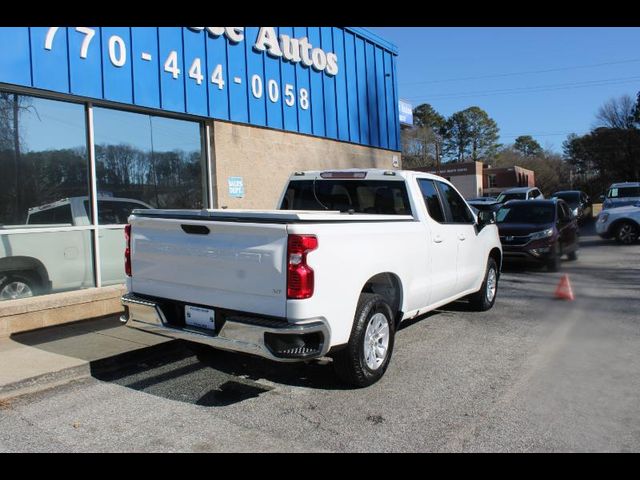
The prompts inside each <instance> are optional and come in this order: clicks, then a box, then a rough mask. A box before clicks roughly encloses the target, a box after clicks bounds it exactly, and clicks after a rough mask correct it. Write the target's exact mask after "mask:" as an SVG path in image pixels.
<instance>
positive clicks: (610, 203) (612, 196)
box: [600, 182, 640, 210]
mask: <svg viewBox="0 0 640 480" xmlns="http://www.w3.org/2000/svg"><path fill="white" fill-rule="evenodd" d="M600 199H601V200H603V203H602V209H603V210H605V209H607V208H615V207H624V206H625V205H635V204H636V203H638V202H640V182H624V183H613V184H611V186H610V187H609V189H608V190H607V194H606V195H603V196H601V197H600Z"/></svg>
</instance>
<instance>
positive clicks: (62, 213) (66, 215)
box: [27, 204, 73, 225]
mask: <svg viewBox="0 0 640 480" xmlns="http://www.w3.org/2000/svg"><path fill="white" fill-rule="evenodd" d="M27 223H28V224H30V225H46V224H65V225H72V224H73V217H72V215H71V205H69V204H67V205H61V206H59V207H54V208H49V209H47V210H41V211H39V212H36V213H31V214H30V215H29V218H28V220H27Z"/></svg>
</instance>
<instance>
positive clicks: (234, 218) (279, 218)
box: [133, 209, 414, 223]
mask: <svg viewBox="0 0 640 480" xmlns="http://www.w3.org/2000/svg"><path fill="white" fill-rule="evenodd" d="M133 215H135V216H137V217H160V218H173V219H185V220H211V221H219V222H247V223H326V222H400V221H404V222H407V221H413V220H414V218H413V217H412V216H411V215H378V214H368V213H347V212H339V211H337V210H318V211H313V210H227V209H224V210H223V209H203V210H170V209H165V210H163V209H136V210H134V211H133Z"/></svg>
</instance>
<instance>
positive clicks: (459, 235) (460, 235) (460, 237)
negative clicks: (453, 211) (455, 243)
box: [458, 233, 467, 240]
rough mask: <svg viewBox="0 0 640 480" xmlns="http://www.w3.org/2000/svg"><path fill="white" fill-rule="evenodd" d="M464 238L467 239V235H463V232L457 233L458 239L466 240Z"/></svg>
mask: <svg viewBox="0 0 640 480" xmlns="http://www.w3.org/2000/svg"><path fill="white" fill-rule="evenodd" d="M466 239H467V237H465V236H464V234H462V233H459V234H458V240H466Z"/></svg>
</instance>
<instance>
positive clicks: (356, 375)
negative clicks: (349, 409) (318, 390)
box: [333, 293, 395, 387]
mask: <svg viewBox="0 0 640 480" xmlns="http://www.w3.org/2000/svg"><path fill="white" fill-rule="evenodd" d="M394 335H395V323H394V315H393V311H392V310H391V307H390V306H389V304H388V303H387V302H386V300H385V299H384V297H382V296H380V295H376V294H373V293H363V294H361V295H360V300H359V301H358V308H357V309H356V315H355V318H354V323H353V328H352V330H351V336H350V337H349V343H348V344H347V346H346V347H345V348H344V349H343V350H340V351H339V352H336V354H335V355H334V356H333V365H334V369H335V371H336V374H337V376H338V377H339V378H340V380H342V381H343V382H344V383H347V384H349V385H351V386H354V387H367V386H369V385H372V384H374V383H375V382H377V381H378V380H380V378H382V376H383V375H384V372H385V371H386V370H387V367H388V366H389V361H390V360H391V353H392V352H393V341H394Z"/></svg>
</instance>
